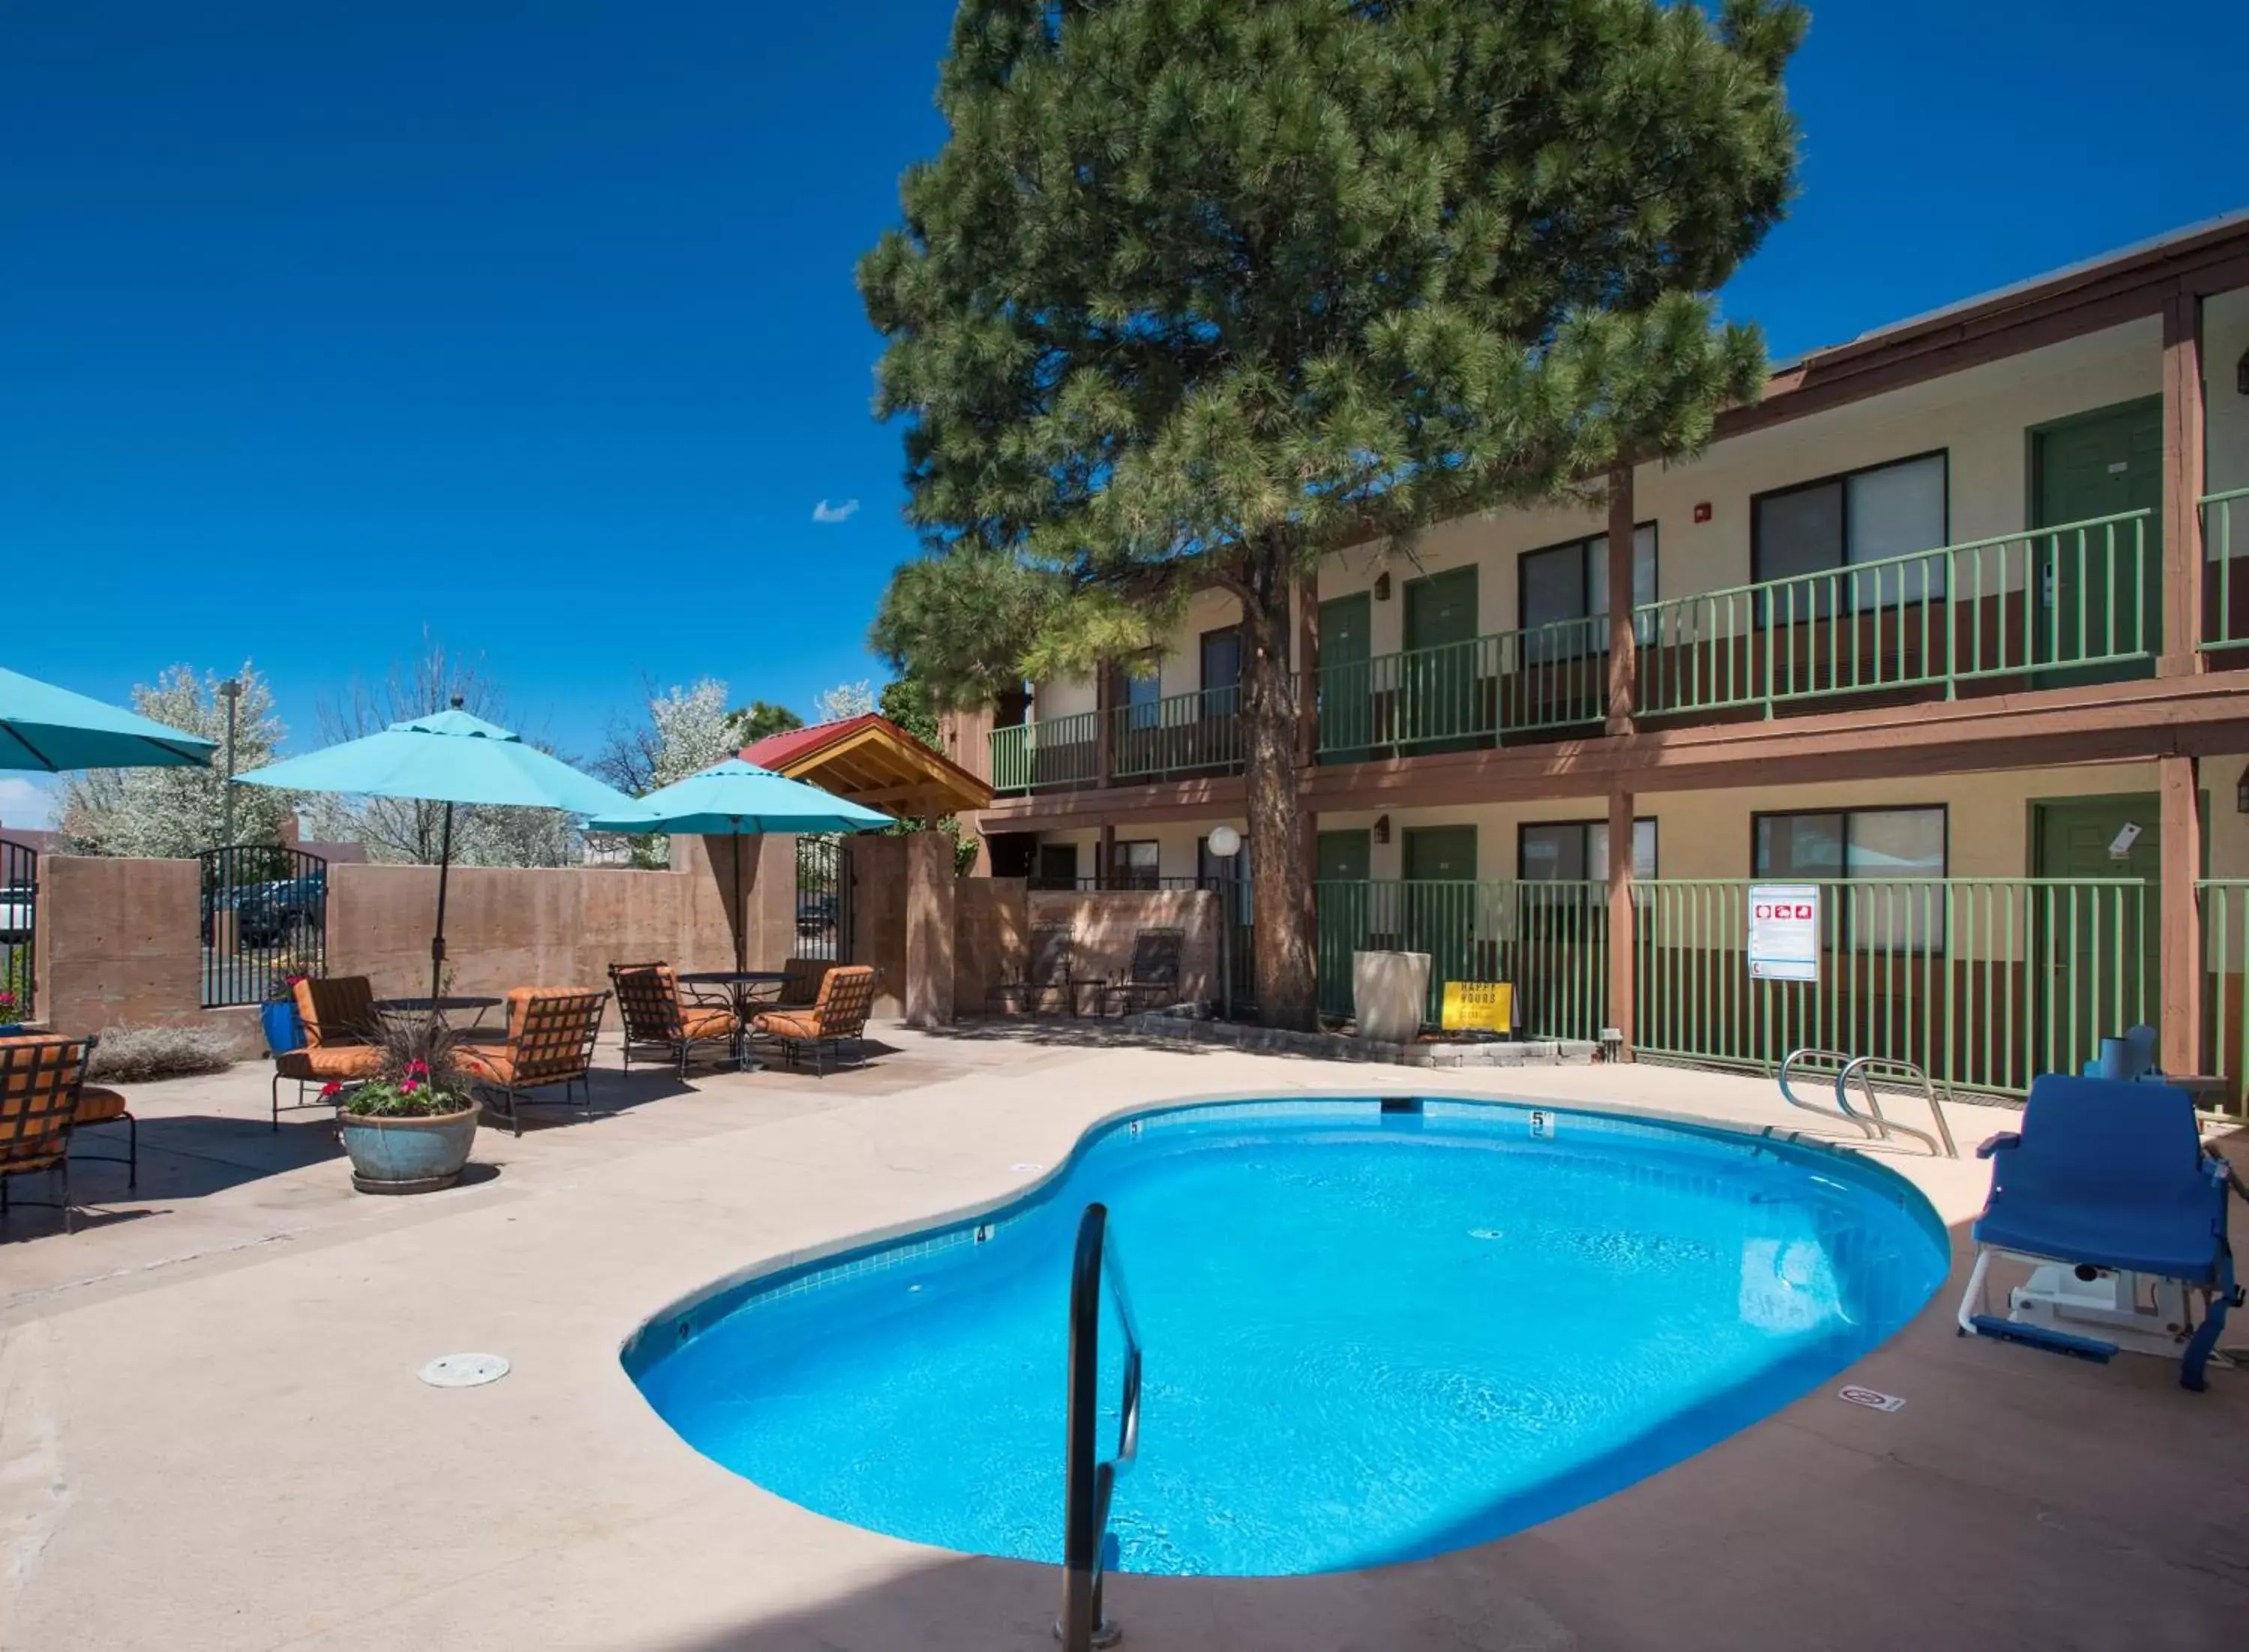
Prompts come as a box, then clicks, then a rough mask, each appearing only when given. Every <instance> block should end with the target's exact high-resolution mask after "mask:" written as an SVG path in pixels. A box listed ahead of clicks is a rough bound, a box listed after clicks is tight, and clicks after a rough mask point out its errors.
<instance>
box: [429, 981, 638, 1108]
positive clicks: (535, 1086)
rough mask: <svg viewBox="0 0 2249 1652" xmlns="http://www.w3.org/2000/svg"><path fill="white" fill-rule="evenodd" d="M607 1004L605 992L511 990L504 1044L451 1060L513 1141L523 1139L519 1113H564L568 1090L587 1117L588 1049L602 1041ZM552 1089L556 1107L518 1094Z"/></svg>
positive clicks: (469, 1048)
mask: <svg viewBox="0 0 2249 1652" xmlns="http://www.w3.org/2000/svg"><path fill="white" fill-rule="evenodd" d="M608 1005H609V994H608V993H606V992H597V991H590V990H586V989H581V988H578V987H517V988H516V989H514V990H513V991H511V992H510V993H509V994H508V995H507V1040H506V1043H504V1044H501V1045H498V1046H497V1047H495V1046H493V1045H473V1044H469V1045H461V1046H460V1047H459V1048H458V1049H457V1050H456V1051H455V1052H454V1059H456V1060H457V1061H458V1062H459V1063H460V1065H461V1067H462V1069H463V1071H464V1072H466V1073H468V1074H469V1075H470V1076H471V1078H473V1079H474V1080H476V1084H477V1088H478V1090H480V1091H482V1092H483V1093H484V1094H485V1098H486V1100H487V1102H490V1101H491V1100H492V1099H494V1098H497V1099H498V1100H499V1106H497V1107H494V1108H493V1111H495V1112H497V1113H498V1114H499V1115H500V1116H501V1117H502V1118H504V1119H506V1121H508V1125H509V1128H512V1130H513V1131H514V1132H515V1134H518V1135H521V1134H523V1114H522V1109H523V1107H526V1106H534V1107H535V1106H556V1107H567V1106H569V1105H570V1091H571V1087H572V1086H576V1087H577V1088H578V1090H579V1092H580V1093H581V1095H582V1097H583V1100H581V1102H580V1103H579V1106H580V1107H583V1108H584V1109H585V1110H586V1111H588V1112H589V1113H590V1112H591V1111H592V1110H593V1107H594V1086H593V1071H594V1044H595V1039H597V1038H600V1037H601V1035H602V1011H603V1010H604V1009H606V1008H607V1007H608ZM557 1084H559V1085H561V1086H562V1099H561V1100H560V1101H559V1102H547V1101H545V1100H533V1098H531V1097H529V1096H526V1094H525V1093H524V1092H525V1091H526V1090H541V1089H546V1088H548V1087H550V1086H554V1085H557Z"/></svg>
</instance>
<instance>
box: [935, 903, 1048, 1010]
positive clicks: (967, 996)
mask: <svg viewBox="0 0 2249 1652" xmlns="http://www.w3.org/2000/svg"><path fill="white" fill-rule="evenodd" d="M1028 888H1029V886H1028V883H1027V882H1026V881H1025V880H1023V879H1021V878H963V879H961V880H960V885H959V888H958V889H956V890H955V891H954V901H953V1000H954V1004H955V1005H956V1007H957V1008H958V1010H959V1012H960V1013H962V1014H964V1015H981V1014H982V1013H983V1012H984V1008H985V1005H986V1004H988V1003H989V1002H990V1001H991V996H992V989H993V988H994V987H995V986H997V985H999V984H1000V983H1001V982H1002V981H1004V980H1007V979H1009V978H1010V977H1013V976H1014V975H1015V974H1016V973H1017V972H1018V971H1020V970H1021V968H1022V967H1023V960H1024V959H1025V958H1026V957H1028V956H1029V953H1030V934H1031V919H1030V901H1029V898H1028Z"/></svg>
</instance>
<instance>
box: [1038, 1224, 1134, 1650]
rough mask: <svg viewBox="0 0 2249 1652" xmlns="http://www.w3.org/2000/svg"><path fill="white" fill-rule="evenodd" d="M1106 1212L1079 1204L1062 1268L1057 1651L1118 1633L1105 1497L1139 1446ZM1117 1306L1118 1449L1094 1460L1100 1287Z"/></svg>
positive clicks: (1130, 1342) (1123, 1300)
mask: <svg viewBox="0 0 2249 1652" xmlns="http://www.w3.org/2000/svg"><path fill="white" fill-rule="evenodd" d="M1108 1232H1109V1209H1108V1207H1107V1206H1106V1205H1103V1204H1099V1203H1095V1204H1089V1205H1087V1206H1086V1207H1085V1214H1084V1215H1083V1216H1082V1217H1079V1218H1078V1222H1077V1251H1076V1255H1075V1256H1074V1257H1073V1258H1072V1260H1071V1263H1070V1273H1069V1430H1068V1432H1069V1448H1068V1457H1067V1463H1066V1466H1067V1470H1068V1478H1069V1490H1068V1492H1067V1494H1066V1497H1065V1498H1064V1512H1063V1582H1062V1616H1061V1617H1059V1618H1057V1619H1056V1621H1055V1638H1056V1639H1057V1640H1059V1641H1060V1642H1062V1644H1063V1652H1090V1649H1091V1648H1094V1647H1104V1646H1114V1645H1115V1644H1116V1643H1117V1641H1118V1636H1119V1635H1121V1633H1122V1631H1120V1630H1119V1629H1118V1627H1117V1625H1116V1623H1115V1621H1113V1620H1111V1619H1110V1618H1108V1617H1105V1616H1104V1615H1103V1614H1102V1610H1101V1586H1102V1581H1103V1579H1104V1577H1105V1576H1106V1575H1107V1573H1108V1572H1109V1569H1110V1567H1111V1566H1114V1565H1115V1564H1116V1561H1117V1539H1116V1536H1115V1534H1114V1533H1112V1532H1111V1531H1110V1530H1109V1499H1110V1496H1111V1493H1112V1492H1114V1491H1116V1489H1117V1477H1118V1475H1119V1474H1122V1473H1123V1472H1124V1471H1125V1470H1126V1469H1129V1468H1131V1466H1132V1459H1133V1457H1135V1456H1137V1455H1138V1452H1139V1450H1140V1332H1139V1327H1138V1324H1137V1323H1136V1322H1135V1321H1134V1320H1133V1318H1132V1299H1131V1296H1130V1295H1129V1294H1128V1293H1127V1292H1126V1291H1125V1271H1124V1269H1123V1268H1122V1267H1121V1266H1120V1265H1118V1260H1117V1252H1116V1251H1115V1250H1114V1249H1113V1248H1112V1247H1111V1246H1110V1244H1108ZM1104 1284H1105V1285H1107V1286H1108V1290H1109V1299H1110V1300H1111V1302H1113V1303H1115V1304H1116V1305H1117V1320H1118V1324H1119V1325H1120V1326H1123V1327H1124V1331H1125V1391H1124V1399H1123V1402H1122V1404H1121V1405H1120V1407H1119V1408H1118V1429H1117V1454H1116V1456H1114V1457H1110V1458H1108V1459H1107V1460H1105V1461H1102V1460H1097V1446H1096V1443H1095V1440H1094V1429H1095V1427H1096V1425H1097V1422H1098V1421H1099V1415H1100V1376H1101V1292H1102V1287H1103V1285H1104Z"/></svg>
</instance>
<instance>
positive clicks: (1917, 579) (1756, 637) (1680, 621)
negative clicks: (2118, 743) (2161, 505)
mask: <svg viewBox="0 0 2249 1652" xmlns="http://www.w3.org/2000/svg"><path fill="white" fill-rule="evenodd" d="M2153 515H2154V513H2153V512H2152V511H2125V512H2122V513H2120V514H2118V515H2115V516H2108V517H2097V518H2091V519H2089V520H2087V521H2084V522H2073V523H2068V524H2064V525H2062V526H2060V527H2053V528H2039V529H2038V530H2036V531H2032V532H2028V533H2015V534H2005V535H2001V536H2000V537H1998V538H1991V539H1978V540H1975V541H1973V542H1971V543H1969V544H1965V545H1945V546H1943V547H1941V548H1939V549H1936V550H1933V551H1922V552H1915V553H1913V554H1911V555H1909V556H1902V557H1888V558H1885V559H1881V560H1880V561H1876V562H1859V563H1853V564H1851V565H1849V566H1845V567H1840V568H1823V569H1821V570H1819V571H1818V572H1812V573H1799V574H1794V575H1792V576H1790V577H1789V578H1787V579H1767V580H1764V581H1761V582H1760V583H1758V584H1756V585H1744V586H1735V587H1733V588H1732V589H1730V590H1725V591H1709V592H1703V593H1700V594H1698V595H1695V596H1686V597H1674V598H1668V599H1667V600H1663V601H1661V602H1653V603H1647V604H1644V605H1642V606H1641V607H1638V608H1636V609H1635V610H1633V612H1634V614H1635V615H1636V616H1637V620H1636V623H1637V626H1638V629H1639V634H1640V674H1639V693H1638V694H1637V696H1635V705H1636V709H1637V710H1638V711H1639V712H1640V714H1641V715H1643V716H1668V715H1672V714H1675V713H1680V712H1693V711H1721V710H1726V709H1732V708H1736V707H1742V706H1761V707H1763V708H1764V709H1765V710H1766V711H1767V712H1768V713H1770V712H1771V710H1772V709H1773V708H1774V707H1775V706H1776V705H1778V704H1780V703H1784V702H1797V701H1804V700H1812V699H1819V698H1826V697H1830V696H1839V695H1849V694H1863V693H1867V692H1869V691H1873V690H1878V689H1908V688H1926V687H1941V688H1942V689H1943V690H1944V693H1945V695H1946V696H1947V697H1950V696H1951V695H1952V694H1953V693H1954V692H1955V689H1956V687H1957V684H1959V683H1961V682H1970V681H1973V680H1976V679H1979V678H1984V677H1997V676H2016V675H2036V674H2043V673H2047V672H2062V671H2074V670H2080V669H2087V668H2098V669H2101V670H2105V671H2110V672H2113V671H2115V669H2117V668H2123V667H2128V666H2130V665H2132V664H2135V663H2137V662H2140V661H2150V660H2153V659H2154V657H2155V655H2156V650H2157V648H2158V647H2159V645H2160V643H2161V640H2162V639H2161V632H2162V618H2161V614H2160V613H2159V612H2158V609H2159V604H2158V603H2157V601H2156V578H2157V574H2158V569H2157V566H2156V557H2155V555H2154V553H2153V552H2152V550H2151V549H2150V547H2149V544H2148V525H2149V522H2150V521H2151V520H2152V519H2153Z"/></svg>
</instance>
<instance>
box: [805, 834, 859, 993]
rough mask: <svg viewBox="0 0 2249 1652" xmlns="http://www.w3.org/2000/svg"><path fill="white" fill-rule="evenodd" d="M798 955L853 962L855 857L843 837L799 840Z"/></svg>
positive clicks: (837, 961)
mask: <svg viewBox="0 0 2249 1652" xmlns="http://www.w3.org/2000/svg"><path fill="white" fill-rule="evenodd" d="M796 955H797V956H799V957H801V958H833V959H834V960H835V961H836V963H849V962H850V961H851V858H850V856H849V854H847V853H844V849H843V839H842V838H840V837H801V838H799V839H798V840H796Z"/></svg>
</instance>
